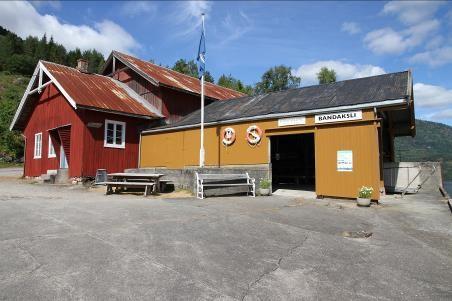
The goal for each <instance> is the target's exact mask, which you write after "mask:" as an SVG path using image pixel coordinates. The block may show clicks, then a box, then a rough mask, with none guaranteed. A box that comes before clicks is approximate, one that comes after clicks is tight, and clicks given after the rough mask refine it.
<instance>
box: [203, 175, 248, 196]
mask: <svg viewBox="0 0 452 301" xmlns="http://www.w3.org/2000/svg"><path fill="white" fill-rule="evenodd" d="M228 182H231V183H228ZM255 182H256V180H255V179H254V178H251V177H250V176H249V174H248V173H247V172H246V173H243V174H200V173H197V172H196V197H197V198H198V199H204V187H240V186H241V187H243V186H246V187H248V191H247V195H249V194H250V193H251V195H252V196H253V197H255V196H256V184H255Z"/></svg>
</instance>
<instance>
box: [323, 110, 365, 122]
mask: <svg viewBox="0 0 452 301" xmlns="http://www.w3.org/2000/svg"><path fill="white" fill-rule="evenodd" d="M361 119H363V112H362V111H361V110H359V111H349V112H341V113H331V114H321V115H315V123H328V122H339V121H350V120H361Z"/></svg>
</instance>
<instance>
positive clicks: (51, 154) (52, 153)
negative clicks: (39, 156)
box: [47, 134, 56, 158]
mask: <svg viewBox="0 0 452 301" xmlns="http://www.w3.org/2000/svg"><path fill="white" fill-rule="evenodd" d="M47 157H48V158H55V157H56V153H55V147H54V146H53V142H52V138H51V137H50V134H49V153H48V156H47Z"/></svg>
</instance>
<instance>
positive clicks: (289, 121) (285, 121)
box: [278, 116, 306, 126]
mask: <svg viewBox="0 0 452 301" xmlns="http://www.w3.org/2000/svg"><path fill="white" fill-rule="evenodd" d="M299 124H306V117H304V116H301V117H292V118H282V119H278V126H290V125H299Z"/></svg>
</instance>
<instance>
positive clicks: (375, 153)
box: [140, 110, 380, 199]
mask: <svg viewBox="0 0 452 301" xmlns="http://www.w3.org/2000/svg"><path fill="white" fill-rule="evenodd" d="M254 124H255V125H258V126H259V127H260V128H261V129H262V130H263V131H264V134H263V138H262V140H261V142H260V143H259V144H258V145H256V146H250V145H249V144H248V142H247V141H246V139H245V135H246V129H247V128H248V127H249V126H250V125H254ZM226 127H233V128H234V130H235V133H236V140H235V142H234V144H232V145H230V146H228V147H225V146H224V145H223V144H222V142H221V139H222V138H221V133H222V132H223V130H224V129H225V128H226ZM377 127H378V121H376V120H375V118H374V112H373V111H372V110H369V111H363V120H360V121H353V122H342V123H336V124H322V125H315V124H314V117H313V116H307V117H306V125H302V126H300V125H298V126H288V127H278V123H277V120H269V121H255V122H244V123H234V124H227V125H221V126H219V125H218V126H210V127H206V129H205V145H204V147H205V150H206V166H230V165H256V164H268V163H270V162H269V161H270V154H269V150H270V148H269V141H270V140H269V137H271V136H272V135H288V134H299V133H307V132H311V133H312V132H313V133H314V135H315V138H314V139H315V155H316V193H317V195H325V196H336V197H349V198H354V197H356V195H357V191H358V189H359V187H361V186H362V185H367V186H372V187H373V188H374V191H375V192H374V195H373V198H374V199H379V187H380V176H379V148H378V133H377ZM199 140H200V137H199V128H198V129H186V130H177V131H171V132H160V133H148V134H143V135H142V139H141V149H140V152H141V157H140V158H141V162H140V167H142V168H146V167H166V168H184V167H189V166H197V165H198V163H199V145H200V142H199ZM338 150H352V151H353V171H352V172H338V171H336V167H337V162H336V160H337V157H336V156H337V151H338Z"/></svg>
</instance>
